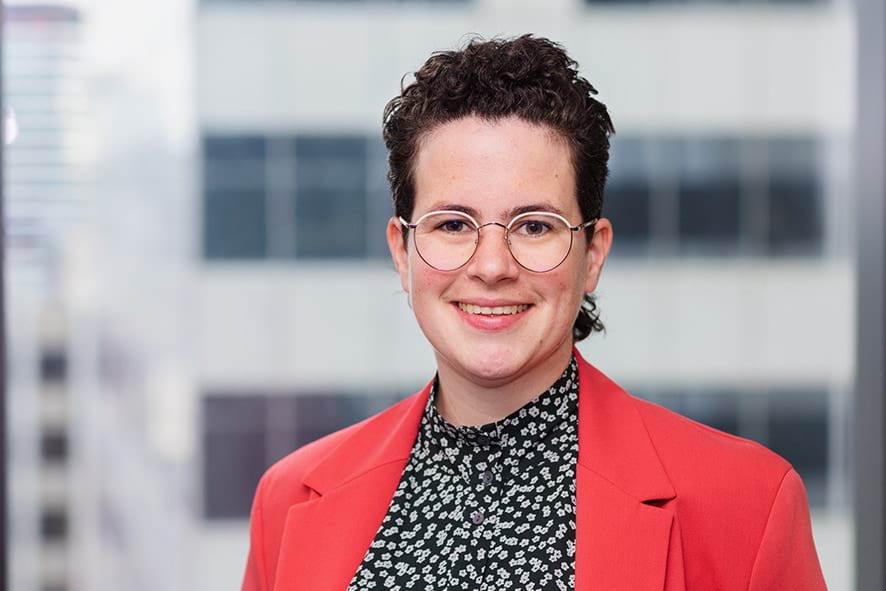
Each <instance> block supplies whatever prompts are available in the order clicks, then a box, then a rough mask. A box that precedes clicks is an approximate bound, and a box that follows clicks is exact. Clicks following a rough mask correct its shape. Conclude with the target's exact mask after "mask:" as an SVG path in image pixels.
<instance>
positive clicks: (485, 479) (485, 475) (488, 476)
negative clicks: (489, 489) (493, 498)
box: [480, 470, 494, 484]
mask: <svg viewBox="0 0 886 591" xmlns="http://www.w3.org/2000/svg"><path fill="white" fill-rule="evenodd" d="M493 478H494V476H493V475H492V472H491V471H489V470H484V471H483V472H482V473H481V474H480V481H481V482H482V483H483V484H490V483H491V482H492V479H493Z"/></svg>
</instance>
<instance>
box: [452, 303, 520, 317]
mask: <svg viewBox="0 0 886 591" xmlns="http://www.w3.org/2000/svg"><path fill="white" fill-rule="evenodd" d="M458 307H459V308H461V309H462V310H464V311H465V312H467V313H468V314H487V315H489V314H491V315H493V316H499V315H502V314H519V313H520V312H522V311H523V310H525V309H527V308H528V307H529V305H528V304H518V305H516V306H496V307H494V308H487V307H485V306H475V305H474V304H464V303H462V302H459V303H458Z"/></svg>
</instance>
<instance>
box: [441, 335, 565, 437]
mask: <svg viewBox="0 0 886 591" xmlns="http://www.w3.org/2000/svg"><path fill="white" fill-rule="evenodd" d="M569 345H570V346H568V347H565V348H563V349H562V350H558V351H557V352H556V353H555V354H554V355H551V357H549V358H548V359H547V360H546V361H545V362H544V363H543V364H542V365H541V366H537V367H533V368H532V369H531V370H530V371H526V372H525V373H522V374H519V373H518V374H517V375H516V376H509V377H508V378H505V379H503V380H500V381H490V382H482V383H478V382H477V380H476V378H473V379H472V378H471V377H470V376H466V375H464V374H462V373H460V372H458V371H457V370H456V369H455V368H454V367H452V366H450V365H449V364H447V363H441V360H440V359H439V358H438V360H437V374H438V383H437V391H436V405H437V412H438V413H440V416H442V417H443V418H444V419H446V421H447V422H449V423H452V424H453V425H460V426H464V425H470V426H478V425H486V424H489V423H494V422H496V421H499V420H501V419H503V418H505V417H507V416H508V415H510V414H512V413H513V412H515V411H517V410H518V409H520V408H522V407H523V406H525V405H526V404H527V403H529V402H530V401H531V400H533V399H534V398H536V397H537V396H538V395H539V394H541V393H542V392H544V391H545V390H547V389H548V388H550V387H551V384H553V383H554V382H556V381H557V378H559V377H560V376H561V375H562V374H563V371H564V370H565V369H566V366H567V365H569V359H570V357H571V356H572V346H571V343H569Z"/></svg>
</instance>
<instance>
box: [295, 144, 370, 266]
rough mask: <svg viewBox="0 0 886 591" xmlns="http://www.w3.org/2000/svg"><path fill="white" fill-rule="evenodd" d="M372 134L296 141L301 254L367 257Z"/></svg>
mask: <svg viewBox="0 0 886 591" xmlns="http://www.w3.org/2000/svg"><path fill="white" fill-rule="evenodd" d="M366 144H367V142H366V138H364V137H362V136H359V137H357V136H343V137H299V138H296V140H295V154H296V160H295V166H296V173H295V182H296V205H295V238H296V247H295V252H296V256H297V257H298V258H306V259H314V258H359V257H363V256H365V255H366V250H367V249H366V230H367V228H366V219H367V202H366V183H367V173H366V156H367V154H366V152H367V145H366Z"/></svg>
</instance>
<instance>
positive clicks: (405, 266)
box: [386, 217, 409, 293]
mask: <svg viewBox="0 0 886 591" xmlns="http://www.w3.org/2000/svg"><path fill="white" fill-rule="evenodd" d="M386 234H387V238H388V250H390V251H391V260H393V261H394V268H395V269H396V270H397V273H398V274H399V275H400V285H401V286H402V287H403V291H405V292H406V293H409V252H407V250H406V242H404V241H403V226H401V225H400V220H399V219H397V218H396V217H392V218H391V219H389V220H388V227H387V230H386Z"/></svg>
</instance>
